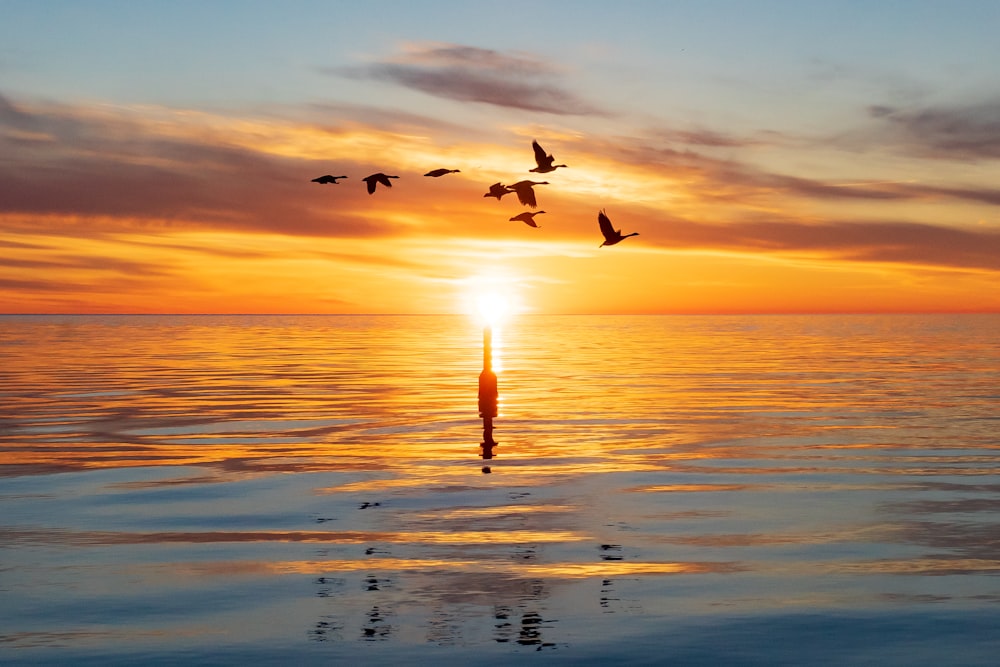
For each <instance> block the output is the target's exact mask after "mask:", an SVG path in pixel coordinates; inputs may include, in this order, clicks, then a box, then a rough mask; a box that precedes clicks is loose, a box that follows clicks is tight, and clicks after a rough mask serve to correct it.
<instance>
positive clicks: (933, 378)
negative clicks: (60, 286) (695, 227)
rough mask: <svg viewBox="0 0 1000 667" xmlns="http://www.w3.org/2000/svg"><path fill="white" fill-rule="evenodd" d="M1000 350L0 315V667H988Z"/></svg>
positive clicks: (582, 320) (545, 329)
mask: <svg viewBox="0 0 1000 667" xmlns="http://www.w3.org/2000/svg"><path fill="white" fill-rule="evenodd" d="M998 330H1000V317H997V316H815V317H805V316H802V317H799V316H794V317H793V316H767V317H652V316H645V317H613V316H602V317H584V316H558V317H548V316H522V317H519V318H516V319H514V320H513V321H510V322H508V323H507V324H506V325H505V326H504V328H503V329H502V330H498V331H496V332H494V351H493V354H494V367H495V370H496V371H497V374H498V376H499V385H500V414H499V417H498V418H497V420H496V432H495V436H496V437H497V439H498V440H499V442H500V445H499V446H498V447H497V448H496V449H495V450H494V453H495V458H493V459H491V460H483V459H481V458H480V453H481V450H480V447H479V442H480V438H481V434H482V433H481V426H482V425H481V423H480V422H479V421H477V414H476V410H477V407H476V391H477V386H476V381H477V376H478V373H479V370H480V369H481V366H482V347H481V345H482V337H481V331H480V330H479V329H478V328H477V325H476V324H475V323H473V322H471V321H470V320H468V319H466V318H464V317H457V316H456V317H415V316H400V317H389V316H378V317H376V316H372V317H367V316H366V317H359V316H343V317H340V316H337V317H326V316H308V317H291V316H282V317H277V316H276V317H257V316H225V317H223V316H220V317H215V316H155V317H154V316H136V317H131V316H114V317H97V316H72V317H70V316H30V317H29V316H7V317H0V405H2V409H0V450H2V451H3V457H2V459H0V462H2V465H0V511H2V514H0V558H2V561H0V563H2V565H0V660H2V661H3V662H5V663H7V664H31V663H46V664H59V663H66V662H73V663H75V664H84V663H87V662H88V661H89V662H92V663H93V664H108V663H109V662H110V663H115V662H117V663H123V664H124V663H130V662H135V661H140V660H141V661H143V662H144V663H148V664H170V663H176V662H181V661H187V662H190V663H200V664H204V663H215V664H238V663H244V662H246V661H253V662H255V663H257V664H267V663H287V662H289V661H290V660H294V661H298V662H300V663H312V664H330V663H335V662H338V661H353V662H356V663H358V662H363V663H365V664H422V663H427V662H428V661H435V662H439V663H443V664H468V663H470V662H472V663H475V664H506V663H509V662H510V661H511V660H523V659H529V660H532V659H535V660H539V661H545V662H553V661H555V662H565V663H567V664H570V663H572V664H588V663H589V664H604V663H607V662H612V661H613V662H620V663H626V664H643V663H646V664H720V663H724V664H761V665H764V664H768V665H773V664H788V665H797V664H852V663H853V664H858V663H866V662H867V663H873V662H876V661H877V662H879V663H882V664H889V665H894V664H895V665H914V664H944V663H947V664H969V665H979V664H981V665H987V664H995V660H996V655H997V654H998V652H1000V632H998V631H1000V614H998V611H1000V607H998V603H1000V580H998V578H997V575H998V574H1000V559H998V556H1000V520H998V519H1000V514H998V510H1000V478H998V476H997V463H998V459H1000V451H998V450H1000V346H998V345H997V343H996V331H998ZM484 466H488V468H487V469H488V470H489V472H488V473H487V472H484ZM536 656H539V657H536Z"/></svg>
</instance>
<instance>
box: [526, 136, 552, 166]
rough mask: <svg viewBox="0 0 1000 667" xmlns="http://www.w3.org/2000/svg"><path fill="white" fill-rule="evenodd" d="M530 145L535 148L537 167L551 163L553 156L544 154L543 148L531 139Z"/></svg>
mask: <svg viewBox="0 0 1000 667" xmlns="http://www.w3.org/2000/svg"><path fill="white" fill-rule="evenodd" d="M531 147H532V148H533V149H534V150H535V162H536V163H537V164H538V166H539V167H545V166H548V165H551V164H552V161H553V160H554V159H555V158H553V157H552V156H551V155H546V154H545V149H544V148H542V147H541V146H539V145H538V142H537V141H532V142H531Z"/></svg>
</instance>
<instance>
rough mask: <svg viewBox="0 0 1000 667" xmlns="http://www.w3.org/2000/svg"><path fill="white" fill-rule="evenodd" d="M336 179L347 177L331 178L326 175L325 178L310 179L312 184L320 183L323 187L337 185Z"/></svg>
mask: <svg viewBox="0 0 1000 667" xmlns="http://www.w3.org/2000/svg"><path fill="white" fill-rule="evenodd" d="M338 178H347V176H331V175H330V174H326V175H325V176H320V177H319V178H314V179H312V182H313V183H322V184H324V185H325V184H327V183H333V184H334V185H337V179H338Z"/></svg>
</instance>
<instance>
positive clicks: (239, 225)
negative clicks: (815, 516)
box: [0, 97, 394, 237]
mask: <svg viewBox="0 0 1000 667" xmlns="http://www.w3.org/2000/svg"><path fill="white" fill-rule="evenodd" d="M161 111H162V110H161ZM141 121H142V119H141V116H136V115H135V114H130V113H128V112H127V111H121V112H117V113H116V112H105V113H100V114H99V113H95V112H94V111H93V110H91V109H84V108H75V107H66V106H45V107H38V108H33V109H30V110H25V108H16V107H14V105H13V104H12V103H11V102H10V101H9V100H8V99H7V98H4V97H0V154H3V155H4V156H5V158H6V159H4V160H3V161H0V214H4V213H6V214H8V218H7V220H5V227H6V228H7V229H13V228H20V229H22V230H23V231H38V230H31V228H30V222H22V223H19V222H17V221H16V220H13V219H12V216H10V215H9V214H20V215H22V216H24V215H27V216H47V217H49V218H50V219H53V218H55V217H57V216H63V217H65V218H73V219H74V220H76V221H77V223H75V224H77V225H82V224H89V225H92V227H90V228H88V229H86V230H80V231H81V232H82V231H86V233H87V235H89V236H95V235H98V234H100V233H102V232H107V231H123V230H129V231H135V230H136V228H138V227H147V228H153V227H171V228H175V229H176V228H185V227H187V228H199V227H200V228H210V229H230V230H243V231H257V232H273V233H282V234H302V235H317V236H348V237H351V236H354V237H359V236H378V235H382V234H387V233H391V232H392V231H393V229H394V227H393V225H391V224H389V223H386V222H384V221H381V220H380V219H378V218H377V217H375V216H366V215H363V214H360V213H352V212H351V210H352V209H358V208H359V206H358V204H359V203H360V202H361V201H365V200H364V198H365V197H367V196H368V195H367V194H366V193H365V192H364V189H363V188H362V187H361V185H360V184H359V183H357V182H355V183H352V185H354V187H344V186H341V189H340V190H338V191H337V196H338V202H339V203H340V204H341V205H342V206H341V207H340V208H338V207H334V206H331V198H330V195H331V194H332V192H331V190H330V189H325V190H324V188H321V187H318V186H316V185H315V184H313V183H310V182H309V180H310V179H311V178H313V177H315V176H316V175H318V173H314V172H315V170H317V169H318V168H317V167H315V166H313V164H314V163H313V162H312V161H311V160H309V159H303V158H300V159H295V158H291V157H286V156H282V155H275V154H271V153H268V152H266V150H265V149H261V150H257V149H255V148H253V147H250V146H244V145H240V144H239V143H238V142H237V141H235V140H234V138H233V137H227V136H225V135H224V134H219V133H216V131H215V130H213V129H212V128H205V127H184V126H180V125H178V126H171V125H170V123H169V122H162V123H160V124H159V125H157V124H156V123H155V122H154V123H149V124H143V122H141ZM150 125H152V127H150ZM26 130H30V131H31V132H33V133H36V134H39V135H45V136H49V137H51V140H50V141H46V142H35V143H27V144H26V143H24V142H23V141H21V139H20V138H19V137H20V134H19V133H23V132H24V131H26ZM316 133H317V134H321V131H320V130H316ZM340 162H341V163H342V166H344V167H345V168H349V167H354V169H355V170H356V171H355V172H354V173H357V170H360V169H367V168H368V166H367V165H358V164H357V163H356V162H355V161H354V160H353V159H352V158H348V159H344V160H341V161H340ZM373 171H374V170H373ZM319 173H322V172H319ZM345 205H346V206H345ZM80 220H85V221H88V222H86V223H82V222H79V221H80ZM70 231H71V233H72V230H70Z"/></svg>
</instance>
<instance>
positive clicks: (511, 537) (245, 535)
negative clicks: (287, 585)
mask: <svg viewBox="0 0 1000 667" xmlns="http://www.w3.org/2000/svg"><path fill="white" fill-rule="evenodd" d="M0 537H3V538H4V540H5V541H8V542H10V543H18V544H52V543H58V544H75V545H86V546H95V545H110V544H166V543H190V544H206V543H224V542H325V543H337V544H367V543H372V542H388V543H393V544H463V545H465V544H519V543H524V542H582V541H584V540H588V539H591V538H590V536H589V535H585V534H583V533H577V532H573V531H569V530H490V531H455V530H447V531H419V530H417V531H406V532H369V531H321V530H297V531H223V530H212V531H188V532H154V533H139V532H114V531H98V530H94V531H69V530H59V531H49V530H44V529H17V528H8V529H2V530H0Z"/></svg>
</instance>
